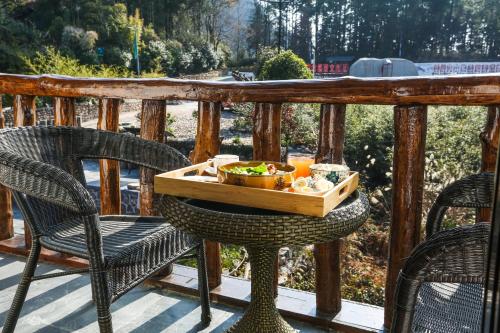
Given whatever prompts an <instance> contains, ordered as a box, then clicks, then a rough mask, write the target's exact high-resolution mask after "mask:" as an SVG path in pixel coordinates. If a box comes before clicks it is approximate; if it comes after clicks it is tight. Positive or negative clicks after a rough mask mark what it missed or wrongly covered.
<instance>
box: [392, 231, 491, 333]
mask: <svg viewBox="0 0 500 333" xmlns="http://www.w3.org/2000/svg"><path fill="white" fill-rule="evenodd" d="M489 231H490V225H489V224H487V223H479V224H476V225H472V226H470V225H469V226H462V227H457V228H454V229H450V230H444V231H440V232H437V233H436V234H434V235H433V236H432V237H431V238H429V239H428V240H426V241H424V242H422V243H421V244H420V245H418V246H417V247H416V248H415V249H414V250H413V252H412V254H411V256H410V257H409V258H408V259H407V261H406V263H405V265H404V267H403V269H402V270H401V272H400V273H399V277H398V285H397V288H396V293H395V308H394V314H393V321H392V328H391V332H395V333H399V332H432V333H445V332H480V328H481V318H482V304H483V285H484V279H485V273H486V271H485V270H486V266H485V265H486V255H487V249H488V240H489Z"/></svg>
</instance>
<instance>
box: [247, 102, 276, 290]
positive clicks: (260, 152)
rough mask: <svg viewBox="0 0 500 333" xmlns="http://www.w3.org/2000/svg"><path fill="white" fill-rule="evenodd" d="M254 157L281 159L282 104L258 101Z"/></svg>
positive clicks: (256, 158) (271, 159)
mask: <svg viewBox="0 0 500 333" xmlns="http://www.w3.org/2000/svg"><path fill="white" fill-rule="evenodd" d="M253 159H254V160H255V161H259V160H260V161H276V162H280V161H281V104H271V103H256V104H255V110H254V113H253ZM278 277H279V262H278V259H276V265H275V271H274V295H275V296H278Z"/></svg>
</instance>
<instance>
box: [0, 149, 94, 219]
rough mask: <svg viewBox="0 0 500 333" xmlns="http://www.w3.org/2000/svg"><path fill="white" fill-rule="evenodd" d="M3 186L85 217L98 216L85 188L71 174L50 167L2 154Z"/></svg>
mask: <svg viewBox="0 0 500 333" xmlns="http://www.w3.org/2000/svg"><path fill="white" fill-rule="evenodd" d="M0 183H1V184H3V185H5V186H7V187H8V188H10V189H12V190H14V191H18V192H21V193H24V194H27V195H30V196H32V197H36V198H38V199H41V200H45V201H48V202H52V203H54V204H57V205H59V206H62V207H65V208H67V209H69V210H71V211H73V212H76V213H78V214H81V215H92V214H96V213H97V208H96V206H95V203H94V201H93V200H92V197H91V196H90V194H89V192H88V191H87V190H86V189H85V187H84V186H83V185H82V184H81V183H80V182H78V181H77V180H76V179H75V178H74V177H72V176H71V175H70V174H69V173H67V172H65V171H64V170H61V169H59V168H57V167H55V166H53V165H50V164H47V163H43V162H39V161H35V160H31V159H28V158H26V157H23V156H20V155H17V154H14V153H11V152H8V151H1V152H0Z"/></svg>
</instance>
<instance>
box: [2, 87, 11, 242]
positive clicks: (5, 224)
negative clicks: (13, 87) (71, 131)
mask: <svg viewBox="0 0 500 333" xmlns="http://www.w3.org/2000/svg"><path fill="white" fill-rule="evenodd" d="M4 127H5V118H4V115H3V109H2V95H0V129H1V128H4ZM12 237H14V224H13V220H12V196H11V193H10V191H9V190H8V189H7V188H6V187H4V186H2V185H0V240H5V239H9V238H12Z"/></svg>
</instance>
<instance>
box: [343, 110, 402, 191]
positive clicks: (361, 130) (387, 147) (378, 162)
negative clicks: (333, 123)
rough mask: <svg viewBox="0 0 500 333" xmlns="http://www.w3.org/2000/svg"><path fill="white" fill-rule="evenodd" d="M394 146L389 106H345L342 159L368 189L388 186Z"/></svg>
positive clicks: (391, 115) (391, 116)
mask: <svg viewBox="0 0 500 333" xmlns="http://www.w3.org/2000/svg"><path fill="white" fill-rule="evenodd" d="M393 143H394V129H393V112H392V108H391V107H388V106H375V105H370V106H369V105H349V106H348V108H347V113H346V139H345V146H344V158H345V160H346V163H347V165H349V167H350V168H351V169H353V170H356V171H359V172H360V174H361V175H362V177H363V183H364V184H365V186H367V187H368V188H374V187H377V186H385V185H387V184H389V182H390V178H389V177H388V175H387V172H389V171H390V168H391V166H392V155H391V152H392V146H393Z"/></svg>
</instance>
